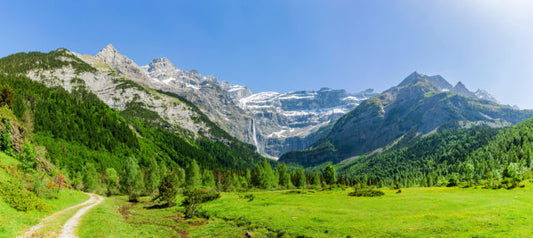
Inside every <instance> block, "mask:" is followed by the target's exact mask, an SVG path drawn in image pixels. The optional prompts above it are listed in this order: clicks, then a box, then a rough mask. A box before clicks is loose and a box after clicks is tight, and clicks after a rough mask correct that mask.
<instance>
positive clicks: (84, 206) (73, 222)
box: [19, 193, 104, 238]
mask: <svg viewBox="0 0 533 238" xmlns="http://www.w3.org/2000/svg"><path fill="white" fill-rule="evenodd" d="M87 194H88V195H89V196H90V198H89V200H87V201H85V202H83V203H80V204H78V205H74V206H72V207H69V208H66V209H63V210H61V211H58V212H56V213H54V214H52V215H50V216H47V217H45V218H43V219H42V220H41V222H40V223H39V224H37V225H35V226H32V227H31V228H30V229H29V230H28V231H27V232H26V233H24V235H23V236H19V237H23V238H26V237H41V235H39V234H37V232H38V231H39V230H40V229H41V228H43V227H45V226H46V225H49V224H50V223H52V222H53V221H54V220H55V219H57V218H58V217H60V216H61V215H62V214H64V213H66V212H68V211H70V210H73V209H77V208H80V207H81V209H80V210H79V211H78V212H76V214H74V216H72V217H71V218H70V219H69V220H68V221H67V222H66V223H65V224H64V225H63V229H62V230H61V235H59V237H65V238H70V237H76V235H74V228H75V227H76V226H78V224H79V220H80V218H81V217H82V216H83V215H84V214H85V213H86V212H87V211H89V210H90V209H91V208H93V207H94V206H96V205H98V204H100V203H101V202H102V201H104V198H103V197H102V196H99V195H96V194H91V193H87Z"/></svg>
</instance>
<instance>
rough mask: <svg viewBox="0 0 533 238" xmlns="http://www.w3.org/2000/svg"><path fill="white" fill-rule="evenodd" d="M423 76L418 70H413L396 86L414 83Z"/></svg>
mask: <svg viewBox="0 0 533 238" xmlns="http://www.w3.org/2000/svg"><path fill="white" fill-rule="evenodd" d="M423 76H424V75H422V74H419V73H418V72H416V71H415V72H413V73H411V74H410V75H409V76H407V77H406V78H405V79H404V80H403V81H402V82H401V83H400V84H398V86H400V87H403V86H408V85H411V84H414V83H416V82H417V80H420V79H421V78H422V77H423Z"/></svg>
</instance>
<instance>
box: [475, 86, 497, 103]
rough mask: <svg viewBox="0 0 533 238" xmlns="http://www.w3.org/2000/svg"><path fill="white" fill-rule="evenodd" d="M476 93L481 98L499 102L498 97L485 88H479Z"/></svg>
mask: <svg viewBox="0 0 533 238" xmlns="http://www.w3.org/2000/svg"><path fill="white" fill-rule="evenodd" d="M474 94H475V95H476V97H477V98H479V99H483V100H489V101H493V102H495V103H499V102H498V100H497V99H496V98H494V97H493V96H492V95H491V94H490V93H489V92H487V91H485V90H483V89H478V90H477V91H476V92H475V93H474Z"/></svg>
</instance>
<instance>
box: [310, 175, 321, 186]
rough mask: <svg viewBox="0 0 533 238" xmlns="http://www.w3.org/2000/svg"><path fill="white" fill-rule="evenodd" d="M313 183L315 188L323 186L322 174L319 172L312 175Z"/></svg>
mask: <svg viewBox="0 0 533 238" xmlns="http://www.w3.org/2000/svg"><path fill="white" fill-rule="evenodd" d="M311 185H312V186H313V187H315V188H320V187H321V186H322V182H321V181H320V174H318V172H316V173H314V174H313V177H311Z"/></svg>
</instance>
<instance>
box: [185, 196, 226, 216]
mask: <svg viewBox="0 0 533 238" xmlns="http://www.w3.org/2000/svg"><path fill="white" fill-rule="evenodd" d="M183 195H185V196H187V197H186V198H185V199H184V200H183V202H182V203H181V206H182V207H184V208H185V212H184V214H185V217H186V218H192V217H194V216H195V215H196V214H197V213H198V211H199V210H200V207H201V203H204V202H208V201H211V200H215V199H218V198H220V193H218V192H214V191H207V190H205V189H190V190H187V191H185V192H184V193H183Z"/></svg>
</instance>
